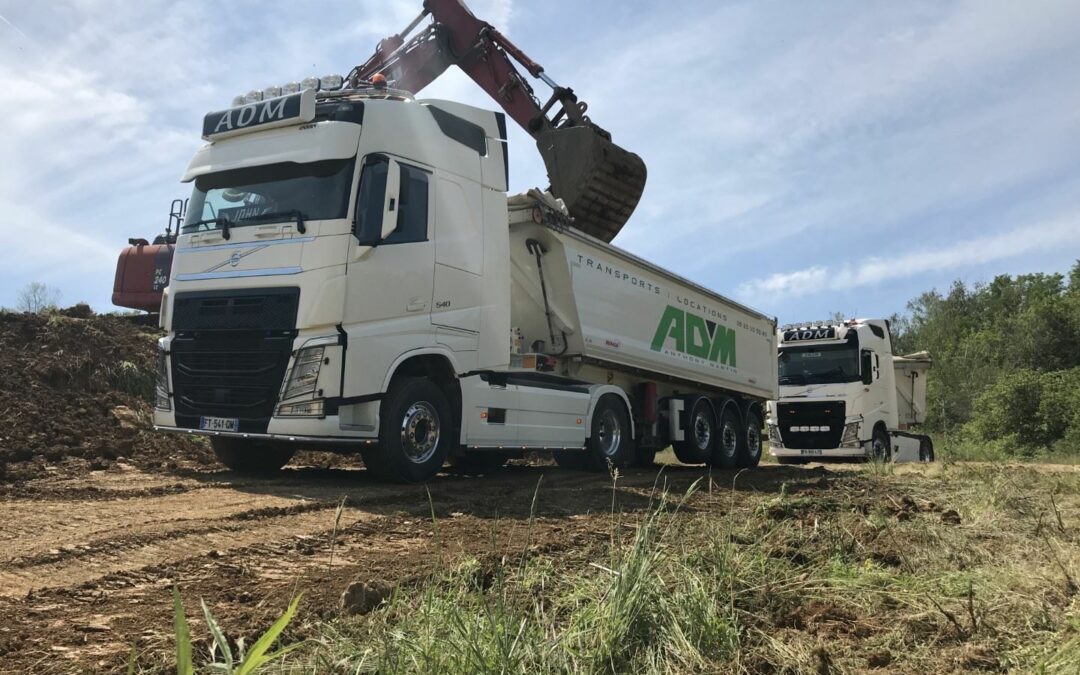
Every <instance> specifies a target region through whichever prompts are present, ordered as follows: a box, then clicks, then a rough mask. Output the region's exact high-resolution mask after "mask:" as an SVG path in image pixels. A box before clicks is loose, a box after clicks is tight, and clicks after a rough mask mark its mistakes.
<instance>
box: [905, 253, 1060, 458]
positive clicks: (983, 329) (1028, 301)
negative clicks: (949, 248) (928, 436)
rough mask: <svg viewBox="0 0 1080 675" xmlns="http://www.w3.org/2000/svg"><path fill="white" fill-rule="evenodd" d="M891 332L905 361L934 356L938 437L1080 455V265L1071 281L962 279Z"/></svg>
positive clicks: (1000, 449)
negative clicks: (927, 354)
mask: <svg viewBox="0 0 1080 675" xmlns="http://www.w3.org/2000/svg"><path fill="white" fill-rule="evenodd" d="M892 325H893V333H894V336H895V341H896V344H895V349H894V351H895V352H896V353H897V354H907V353H910V352H914V351H920V350H924V349H925V350H927V351H929V352H930V353H931V355H932V356H933V359H934V366H933V369H932V370H931V372H930V376H929V380H928V390H927V406H928V414H927V426H928V427H929V429H930V430H931V431H936V432H940V433H944V434H946V435H947V436H948V435H951V434H956V436H954V438H958V439H963V441H964V442H967V443H976V444H981V445H983V446H985V447H986V449H987V450H988V451H989V452H995V453H997V454H1005V455H1034V454H1039V453H1045V452H1048V451H1049V452H1054V453H1068V454H1080V261H1077V263H1076V264H1075V265H1074V266H1073V267H1072V269H1071V270H1070V272H1069V274H1068V275H1063V274H1024V275H1019V276H1015V277H1013V276H1009V275H1001V276H998V277H995V278H994V280H993V281H991V282H989V283H985V284H976V285H974V286H970V287H969V286H968V285H966V284H964V283H963V282H961V281H956V282H954V283H953V284H952V287H951V288H949V290H948V292H946V293H941V292H939V291H937V290H932V291H929V292H926V293H923V294H922V295H920V296H919V297H917V298H915V299H914V300H912V301H911V302H909V303H908V306H907V313H906V314H904V315H898V316H894V317H893V324H892Z"/></svg>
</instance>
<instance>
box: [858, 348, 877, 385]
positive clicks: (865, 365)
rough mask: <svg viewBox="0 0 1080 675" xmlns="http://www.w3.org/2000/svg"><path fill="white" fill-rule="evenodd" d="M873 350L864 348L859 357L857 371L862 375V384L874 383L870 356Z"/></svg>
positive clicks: (872, 362)
mask: <svg viewBox="0 0 1080 675" xmlns="http://www.w3.org/2000/svg"><path fill="white" fill-rule="evenodd" d="M872 356H873V352H871V351H869V350H866V349H864V350H863V351H862V358H860V359H859V361H860V363H859V372H860V374H861V375H862V383H863V384H873V383H874V361H873V359H872V358H871V357H872Z"/></svg>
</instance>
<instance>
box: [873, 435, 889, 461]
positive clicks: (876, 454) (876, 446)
mask: <svg viewBox="0 0 1080 675" xmlns="http://www.w3.org/2000/svg"><path fill="white" fill-rule="evenodd" d="M870 456H871V459H874V460H877V461H879V462H888V461H891V460H892V451H891V449H890V448H889V433H888V432H887V431H885V429H883V428H882V427H878V428H876V429H874V436H873V440H871V441H870Z"/></svg>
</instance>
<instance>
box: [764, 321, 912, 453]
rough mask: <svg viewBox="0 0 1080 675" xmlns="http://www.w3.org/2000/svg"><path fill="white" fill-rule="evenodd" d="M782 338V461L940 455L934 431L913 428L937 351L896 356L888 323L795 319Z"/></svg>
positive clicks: (778, 436)
mask: <svg viewBox="0 0 1080 675" xmlns="http://www.w3.org/2000/svg"><path fill="white" fill-rule="evenodd" d="M778 338H779V355H778V361H779V364H778V365H779V368H778V373H779V379H780V398H779V399H778V400H776V401H770V403H769V414H768V418H769V419H768V429H769V441H770V445H771V446H772V453H773V455H774V456H775V457H776V458H777V460H778V461H779V462H780V463H782V464H786V463H797V462H803V461H807V460H809V459H814V458H826V457H837V458H839V457H858V458H876V459H879V460H883V461H893V460H895V461H929V460H931V459H932V458H933V445H932V443H931V441H930V439H929V437H927V436H923V435H918V434H914V433H911V431H910V427H911V425H913V424H918V423H921V422H922V421H924V417H925V396H926V380H925V376H926V371H927V370H928V369H929V367H930V357H929V355H927V354H925V352H923V353H920V354H916V355H912V356H909V357H894V356H893V350H892V336H891V334H890V331H889V322H888V321H885V320H883V319H851V320H847V321H821V322H811V323H806V324H796V325H789V326H785V327H784V328H782V329H781V330H780V331H779V333H778Z"/></svg>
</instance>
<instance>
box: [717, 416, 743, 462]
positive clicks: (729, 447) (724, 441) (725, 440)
mask: <svg viewBox="0 0 1080 675" xmlns="http://www.w3.org/2000/svg"><path fill="white" fill-rule="evenodd" d="M738 447H739V435H738V434H737V433H735V425H734V424H731V423H730V422H728V423H726V424H724V428H723V429H721V430H720V449H721V450H722V451H723V453H724V456H725V457H734V456H735V452H736V450H737V449H738Z"/></svg>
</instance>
